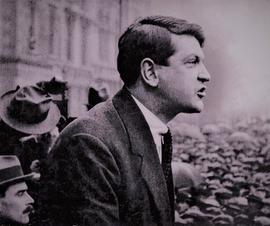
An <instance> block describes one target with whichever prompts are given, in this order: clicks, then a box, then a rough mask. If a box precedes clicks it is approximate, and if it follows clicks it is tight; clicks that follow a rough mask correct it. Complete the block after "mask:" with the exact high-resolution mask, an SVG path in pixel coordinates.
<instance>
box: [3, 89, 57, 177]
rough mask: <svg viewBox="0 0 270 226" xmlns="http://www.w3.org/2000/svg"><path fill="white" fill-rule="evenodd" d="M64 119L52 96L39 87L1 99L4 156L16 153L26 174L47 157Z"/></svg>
mask: <svg viewBox="0 0 270 226" xmlns="http://www.w3.org/2000/svg"><path fill="white" fill-rule="evenodd" d="M59 118H60V111H59V109H58V107H57V106H56V104H54V103H53V101H52V97H51V96H50V95H49V94H48V93H47V92H46V91H45V90H44V89H42V88H40V87H38V86H24V87H22V88H20V87H17V88H16V89H15V90H11V91H8V92H7V93H5V94H4V95H2V96H1V98H0V119H1V120H0V154H1V155H3V154H8V155H11V154H14V155H17V156H18V158H19V159H20V162H21V165H22V168H23V171H24V172H25V173H27V172H30V171H31V169H30V166H31V163H32V162H33V161H34V160H36V159H41V158H45V157H46V154H47V149H48V148H49V145H50V134H49V132H50V131H51V130H53V129H54V128H55V127H56V125H57V123H58V121H59Z"/></svg>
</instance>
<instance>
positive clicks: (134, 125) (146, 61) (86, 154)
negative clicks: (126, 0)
mask: <svg viewBox="0 0 270 226" xmlns="http://www.w3.org/2000/svg"><path fill="white" fill-rule="evenodd" d="M203 43H204V36H203V33H202V31H201V28H200V26H198V25H196V24H191V23H188V22H187V21H185V20H180V19H176V18H172V17H163V16H152V17H147V18H143V19H140V20H138V21H137V22H135V23H134V24H133V25H131V26H130V27H129V28H128V29H127V30H126V32H125V33H124V34H123V35H122V36H121V37H120V40H119V43H118V47H119V55H118V59H117V60H118V65H117V66H118V71H119V73H120V76H121V79H122V80H123V82H124V87H123V88H122V90H120V91H119V92H118V93H117V94H116V95H115V96H114V97H113V98H112V99H110V100H108V101H106V102H105V103H102V104H99V105H97V106H95V107H94V108H93V109H91V110H90V111H89V112H88V113H87V115H86V116H85V117H84V118H80V119H78V120H75V121H74V122H73V123H71V124H70V125H69V126H68V127H67V128H65V130H64V131H63V132H62V134H61V135H60V137H59V139H58V141H57V142H56V144H55V147H54V148H53V150H52V151H51V153H50V158H49V160H48V162H47V163H48V164H47V165H46V166H45V167H44V169H45V170H44V172H41V174H42V175H43V179H42V181H43V183H44V191H45V194H47V195H45V194H44V193H43V196H42V197H45V198H44V199H46V202H44V201H43V202H41V203H42V205H43V208H44V212H43V213H45V212H46V213H47V214H48V218H50V219H51V222H52V225H57V226H59V225H89V226H90V225H147V226H151V225H172V224H173V221H174V208H173V204H174V200H173V199H174V194H173V183H172V173H171V167H170V161H171V153H169V152H171V148H170V145H167V146H166V145H165V144H164V145H163V138H162V137H163V134H165V133H167V132H168V127H167V126H166V123H168V122H169V121H170V120H171V119H172V118H173V117H175V116H176V115H177V114H178V113H180V112H185V113H193V112H200V111H201V110H202V109H203V101H202V99H203V97H204V96H205V89H206V87H205V82H208V81H209V80H210V75H209V74H208V72H207V70H206V68H205V66H204V64H203V58H204V54H203V51H202V45H203ZM168 137H169V136H168ZM164 140H165V137H164ZM164 143H166V142H165V141H164ZM165 146H166V147H167V148H166V147H165ZM168 147H169V148H168ZM164 150H167V152H168V153H167V152H164ZM162 152H163V153H162ZM166 153H167V157H166ZM168 154H169V157H168ZM165 163H166V164H165ZM44 191H43V192H44ZM45 204H47V208H45V207H46V205H45ZM41 215H42V214H41Z"/></svg>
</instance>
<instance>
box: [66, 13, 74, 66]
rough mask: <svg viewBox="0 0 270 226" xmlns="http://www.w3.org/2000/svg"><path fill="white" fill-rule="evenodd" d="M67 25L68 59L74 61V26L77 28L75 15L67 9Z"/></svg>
mask: <svg viewBox="0 0 270 226" xmlns="http://www.w3.org/2000/svg"><path fill="white" fill-rule="evenodd" d="M66 24H67V51H66V53H67V59H68V60H70V61H72V60H73V55H74V51H73V42H74V40H73V39H74V26H75V13H73V12H71V11H70V10H68V9H66Z"/></svg>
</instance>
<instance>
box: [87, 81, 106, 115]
mask: <svg viewBox="0 0 270 226" xmlns="http://www.w3.org/2000/svg"><path fill="white" fill-rule="evenodd" d="M108 98H109V87H108V85H107V84H105V83H104V82H102V81H97V82H96V84H93V86H92V87H90V88H89V90H88V103H87V104H86V107H87V109H88V110H90V109H91V108H92V107H94V106H95V105H97V104H99V103H101V102H103V101H106V100H107V99H108Z"/></svg>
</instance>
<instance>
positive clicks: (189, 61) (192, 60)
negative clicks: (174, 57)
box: [187, 58, 200, 64]
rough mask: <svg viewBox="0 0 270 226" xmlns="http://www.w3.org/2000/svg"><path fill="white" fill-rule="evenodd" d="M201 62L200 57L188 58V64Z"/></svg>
mask: <svg viewBox="0 0 270 226" xmlns="http://www.w3.org/2000/svg"><path fill="white" fill-rule="evenodd" d="M199 62H200V60H199V58H195V59H191V60H188V61H187V64H197V63H199Z"/></svg>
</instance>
